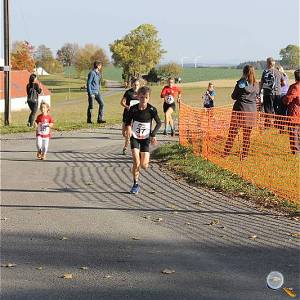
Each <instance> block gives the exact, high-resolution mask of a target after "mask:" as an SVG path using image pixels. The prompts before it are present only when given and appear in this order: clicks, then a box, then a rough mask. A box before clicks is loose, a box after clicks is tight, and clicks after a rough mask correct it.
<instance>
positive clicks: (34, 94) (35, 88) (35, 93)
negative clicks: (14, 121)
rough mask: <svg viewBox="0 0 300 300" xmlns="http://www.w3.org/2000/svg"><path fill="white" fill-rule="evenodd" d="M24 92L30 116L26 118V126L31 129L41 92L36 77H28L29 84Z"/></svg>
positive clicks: (33, 75) (32, 75)
mask: <svg viewBox="0 0 300 300" xmlns="http://www.w3.org/2000/svg"><path fill="white" fill-rule="evenodd" d="M26 92H27V104H28V106H29V109H30V111H31V112H30V115H29V118H28V122H27V126H28V127H32V126H33V123H34V118H35V114H36V112H37V110H38V105H39V101H38V100H39V95H40V94H41V92H42V89H41V88H40V86H39V85H38V83H37V82H36V75H35V74H31V75H30V76H29V82H28V84H27V86H26Z"/></svg>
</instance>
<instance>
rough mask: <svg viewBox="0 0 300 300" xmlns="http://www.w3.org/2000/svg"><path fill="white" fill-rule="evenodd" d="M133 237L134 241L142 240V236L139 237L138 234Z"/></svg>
mask: <svg viewBox="0 0 300 300" xmlns="http://www.w3.org/2000/svg"><path fill="white" fill-rule="evenodd" d="M131 239H132V240H134V241H139V240H140V238H139V237H137V236H133V237H132V238H131Z"/></svg>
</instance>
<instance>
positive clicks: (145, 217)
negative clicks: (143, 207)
mask: <svg viewBox="0 0 300 300" xmlns="http://www.w3.org/2000/svg"><path fill="white" fill-rule="evenodd" d="M143 218H144V219H147V220H150V219H151V217H150V216H144V217H143Z"/></svg>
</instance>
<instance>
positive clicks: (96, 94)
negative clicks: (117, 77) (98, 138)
mask: <svg viewBox="0 0 300 300" xmlns="http://www.w3.org/2000/svg"><path fill="white" fill-rule="evenodd" d="M101 68H102V63H101V62H100V61H95V62H94V69H93V70H91V71H90V72H89V74H88V78H87V84H86V87H87V93H88V102H89V106H88V109H87V123H90V124H92V123H93V122H92V111H93V108H94V100H96V101H97V102H98V104H99V111H98V118H97V123H99V124H101V123H106V121H104V100H103V98H102V96H101V94H100V82H101V75H100V71H101Z"/></svg>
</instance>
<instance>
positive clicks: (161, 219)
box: [154, 218, 163, 222]
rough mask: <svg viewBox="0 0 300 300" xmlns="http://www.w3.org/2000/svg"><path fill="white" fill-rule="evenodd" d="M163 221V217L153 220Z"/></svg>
mask: <svg viewBox="0 0 300 300" xmlns="http://www.w3.org/2000/svg"><path fill="white" fill-rule="evenodd" d="M162 221H163V218H157V219H155V220H154V222H162Z"/></svg>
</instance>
